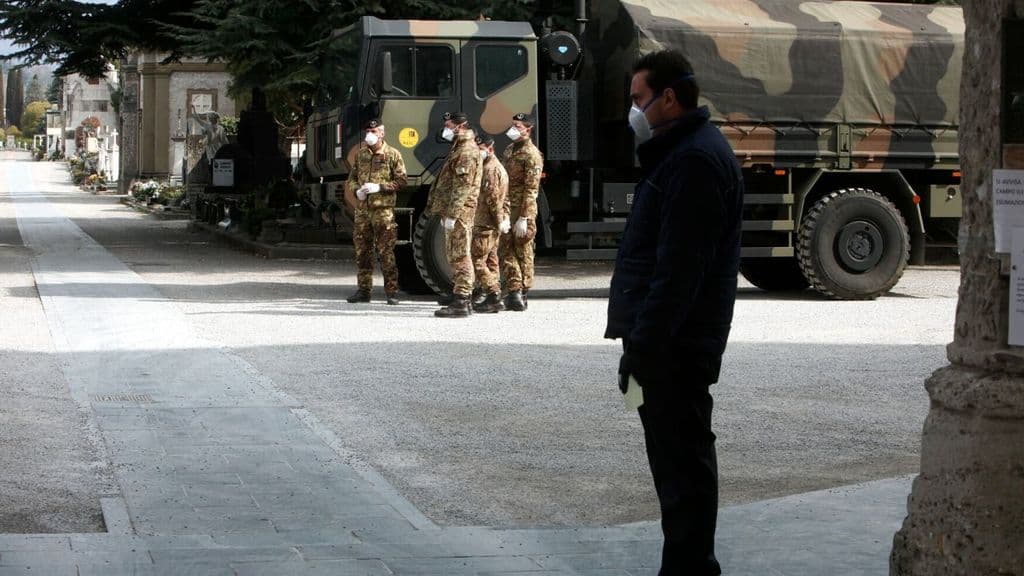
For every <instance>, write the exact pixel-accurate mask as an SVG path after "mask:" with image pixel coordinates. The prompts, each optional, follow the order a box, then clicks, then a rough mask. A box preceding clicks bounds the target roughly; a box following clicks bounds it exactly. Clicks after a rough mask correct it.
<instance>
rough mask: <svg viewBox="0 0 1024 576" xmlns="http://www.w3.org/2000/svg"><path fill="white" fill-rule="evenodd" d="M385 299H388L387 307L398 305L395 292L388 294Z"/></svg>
mask: <svg viewBox="0 0 1024 576" xmlns="http://www.w3.org/2000/svg"><path fill="white" fill-rule="evenodd" d="M387 297H388V305H389V306H397V305H398V302H399V300H398V293H397V292H392V293H390V294H388V295H387Z"/></svg>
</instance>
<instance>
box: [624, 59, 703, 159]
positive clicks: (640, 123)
mask: <svg viewBox="0 0 1024 576" xmlns="http://www.w3.org/2000/svg"><path fill="white" fill-rule="evenodd" d="M692 78H693V74H684V75H682V76H680V77H679V78H677V79H676V81H675V82H673V83H671V84H669V85H668V87H667V88H673V90H674V89H675V88H674V87H675V86H676V85H677V84H679V83H680V82H682V81H683V80H690V79H692ZM667 88H666V89H667ZM664 93H665V91H664V90H661V91H659V92H655V94H654V97H653V98H651V99H650V100H649V101H648V102H647V104H644V106H643V108H640V107H638V106H637V105H636V104H634V105H633V106H632V107H631V108H630V109H629V127H630V128H632V129H633V135H634V137H635V140H636V143H637V144H638V145H639V144H643V143H644V142H646V141H648V140H650V139H651V136H653V135H654V130H655V129H657V128H660V127H662V126H664V125H665V124H668V122H665V123H663V124H659V125H657V126H651V123H650V121H649V120H647V115H646V114H645V112H647V109H648V108H650V107H651V105H652V104H654V103H655V102H657V101H658V99H659V98H661V97H662V95H663V94H664ZM677 94H678V93H677Z"/></svg>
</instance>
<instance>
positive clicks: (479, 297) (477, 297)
mask: <svg viewBox="0 0 1024 576" xmlns="http://www.w3.org/2000/svg"><path fill="white" fill-rule="evenodd" d="M485 298H487V294H485V293H484V289H483V288H481V287H479V286H477V287H476V288H473V293H472V294H471V295H470V296H469V299H470V301H471V302H473V307H474V308H475V307H476V306H477V305H479V304H483V302H484V299H485Z"/></svg>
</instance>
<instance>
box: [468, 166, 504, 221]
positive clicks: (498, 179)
mask: <svg viewBox="0 0 1024 576" xmlns="http://www.w3.org/2000/svg"><path fill="white" fill-rule="evenodd" d="M508 217H509V205H508V172H505V167H504V166H502V165H501V162H499V161H498V158H497V157H496V156H495V155H493V154H490V155H488V156H487V159H486V160H484V165H483V178H481V179H480V199H479V200H478V201H477V205H476V219H475V220H474V221H473V225H474V226H478V227H480V228H497V227H498V225H499V224H501V221H502V219H504V218H508Z"/></svg>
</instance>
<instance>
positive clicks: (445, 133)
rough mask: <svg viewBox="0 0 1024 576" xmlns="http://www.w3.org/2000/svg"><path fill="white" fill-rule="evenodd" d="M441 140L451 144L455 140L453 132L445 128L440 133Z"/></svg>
mask: <svg viewBox="0 0 1024 576" xmlns="http://www.w3.org/2000/svg"><path fill="white" fill-rule="evenodd" d="M441 138H444V139H445V140H447V141H449V142H451V141H452V140H454V139H455V131H454V130H452V129H451V128H449V127H447V126H445V128H444V130H442V131H441Z"/></svg>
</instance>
